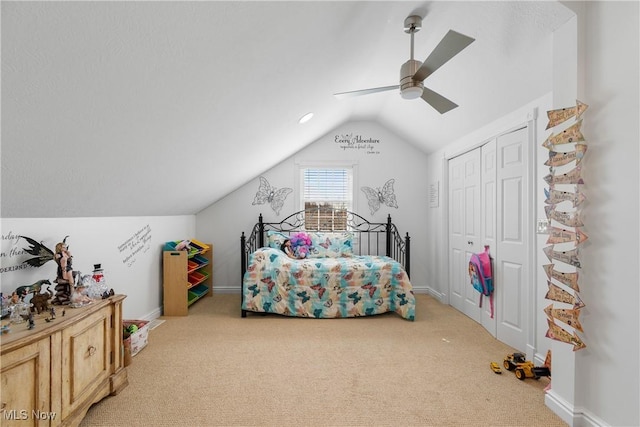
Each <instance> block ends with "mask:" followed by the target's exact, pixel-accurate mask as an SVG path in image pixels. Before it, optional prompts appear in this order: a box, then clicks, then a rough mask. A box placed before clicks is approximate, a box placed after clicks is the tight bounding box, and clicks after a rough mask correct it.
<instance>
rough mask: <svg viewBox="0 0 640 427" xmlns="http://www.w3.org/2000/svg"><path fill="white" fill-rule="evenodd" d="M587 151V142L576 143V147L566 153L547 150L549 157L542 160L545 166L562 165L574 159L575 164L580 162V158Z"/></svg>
mask: <svg viewBox="0 0 640 427" xmlns="http://www.w3.org/2000/svg"><path fill="white" fill-rule="evenodd" d="M586 152H587V144H576V149H575V150H573V151H568V152H566V153H562V152H556V151H549V159H548V160H547V161H546V162H544V164H545V165H546V166H554V167H557V166H563V165H566V164H567V163H570V162H572V161H574V160H575V161H576V165H577V164H580V162H581V161H582V158H583V157H584V155H585V153H586Z"/></svg>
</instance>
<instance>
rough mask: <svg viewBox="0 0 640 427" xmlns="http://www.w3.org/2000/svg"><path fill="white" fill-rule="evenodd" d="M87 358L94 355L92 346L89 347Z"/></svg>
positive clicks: (94, 349) (94, 350)
mask: <svg viewBox="0 0 640 427" xmlns="http://www.w3.org/2000/svg"><path fill="white" fill-rule="evenodd" d="M88 351H89V356H93V355H94V354H96V348H95V347H94V346H92V345H90V346H89V349H88Z"/></svg>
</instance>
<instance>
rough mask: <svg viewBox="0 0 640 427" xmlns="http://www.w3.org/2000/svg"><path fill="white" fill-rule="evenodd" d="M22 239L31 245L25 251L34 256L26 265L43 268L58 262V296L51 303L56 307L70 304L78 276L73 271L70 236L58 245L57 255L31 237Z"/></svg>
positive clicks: (26, 261) (56, 290) (56, 288)
mask: <svg viewBox="0 0 640 427" xmlns="http://www.w3.org/2000/svg"><path fill="white" fill-rule="evenodd" d="M20 237H22V238H23V239H25V240H26V241H27V242H29V244H30V246H29V247H28V248H25V249H24V251H25V252H26V253H28V254H31V255H34V257H33V258H29V259H27V260H25V261H23V263H24V264H29V265H30V266H32V267H41V266H43V265H44V264H46V263H47V262H49V261H51V260H54V261H55V262H56V264H57V265H58V270H57V278H56V280H55V283H56V287H55V292H56V294H55V296H54V298H53V300H52V301H51V303H52V304H55V305H64V304H69V299H70V297H71V286H72V285H73V284H74V280H75V276H76V275H75V273H76V272H74V271H73V267H72V266H71V261H72V259H73V257H72V256H71V252H69V247H68V246H67V237H69V236H65V238H64V239H63V240H62V242H60V243H58V244H57V245H56V247H55V253H54V252H53V251H52V250H51V249H49V248H47V247H46V246H44V245H43V244H41V243H38V242H37V241H36V240H34V239H32V238H30V237H27V236H20Z"/></svg>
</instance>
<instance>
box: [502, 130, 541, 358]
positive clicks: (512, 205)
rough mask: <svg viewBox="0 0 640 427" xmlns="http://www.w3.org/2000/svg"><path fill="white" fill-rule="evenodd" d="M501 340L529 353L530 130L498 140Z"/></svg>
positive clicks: (513, 133) (514, 133) (517, 131)
mask: <svg viewBox="0 0 640 427" xmlns="http://www.w3.org/2000/svg"><path fill="white" fill-rule="evenodd" d="M496 150H497V159H498V167H497V201H498V208H497V211H496V212H497V224H498V227H497V238H498V242H497V255H498V256H497V257H496V260H495V264H494V266H495V268H494V271H495V273H494V275H495V283H496V297H497V303H498V305H497V306H496V315H497V316H498V322H497V338H498V339H499V340H500V341H502V342H504V343H505V344H507V345H509V346H511V347H514V348H516V349H518V350H520V351H526V347H527V345H526V344H527V328H528V327H530V326H529V325H528V314H529V309H528V307H529V299H530V298H529V294H530V288H531V287H532V286H534V283H533V279H532V277H531V274H530V266H529V265H528V261H527V260H528V259H529V251H530V248H529V246H530V242H529V240H530V239H529V232H528V227H529V226H530V224H531V223H532V221H531V220H530V219H529V203H530V195H529V194H528V193H529V185H528V183H529V181H528V180H529V178H528V168H527V165H528V159H527V156H528V130H527V128H522V129H519V130H516V131H514V132H511V133H508V134H505V135H502V136H499V137H498V138H497V147H496Z"/></svg>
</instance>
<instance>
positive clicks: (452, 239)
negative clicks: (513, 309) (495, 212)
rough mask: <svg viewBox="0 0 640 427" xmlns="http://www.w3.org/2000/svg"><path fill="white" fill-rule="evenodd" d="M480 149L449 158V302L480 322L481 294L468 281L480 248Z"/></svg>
mask: <svg viewBox="0 0 640 427" xmlns="http://www.w3.org/2000/svg"><path fill="white" fill-rule="evenodd" d="M480 160H481V159H480V149H476V150H473V151H470V152H468V153H465V154H462V155H460V156H458V157H455V158H453V159H451V160H449V302H450V304H451V305H452V306H453V307H455V308H456V309H458V310H459V311H461V312H463V313H464V314H466V315H467V316H469V317H470V318H472V319H474V320H475V321H476V322H480V321H481V310H480V306H479V302H480V294H479V293H478V291H476V290H475V289H474V288H473V286H472V285H471V281H470V280H469V270H468V266H469V258H470V257H471V254H472V253H474V252H478V251H480V250H481V249H482V248H483V246H482V242H481V221H480V217H481V215H480V212H481V203H480V200H481V199H480V186H481V180H480V179H481V169H480V163H481V162H480Z"/></svg>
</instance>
